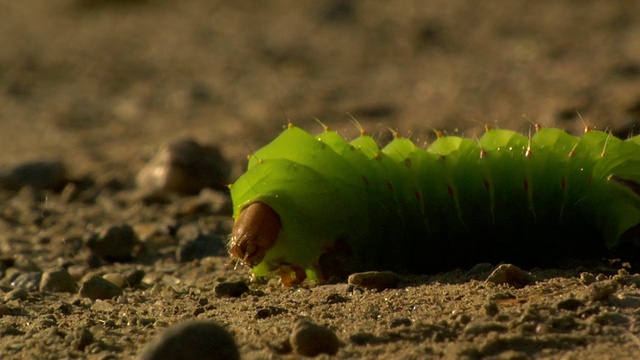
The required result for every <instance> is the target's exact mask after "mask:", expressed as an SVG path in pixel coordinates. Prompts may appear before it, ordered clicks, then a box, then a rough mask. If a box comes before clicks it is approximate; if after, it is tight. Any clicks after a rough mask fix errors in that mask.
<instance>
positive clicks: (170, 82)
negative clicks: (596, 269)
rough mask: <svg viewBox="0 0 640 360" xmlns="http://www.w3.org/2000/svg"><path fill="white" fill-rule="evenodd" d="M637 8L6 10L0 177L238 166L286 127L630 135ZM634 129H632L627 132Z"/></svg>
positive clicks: (578, 4) (629, 2) (41, 6)
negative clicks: (41, 170) (206, 153)
mask: <svg viewBox="0 0 640 360" xmlns="http://www.w3.org/2000/svg"><path fill="white" fill-rule="evenodd" d="M638 19H640V2H638V1H637V0H626V1H624V0H623V1H614V2H605V1H598V0H592V1H588V0H580V1H571V0H563V1H536V2H531V1H524V0H505V1H483V2H479V1H474V0H468V1H455V2H452V1H448V0H430V1H421V0H400V1H393V2H373V1H369V2H355V1H353V2H352V1H339V0H333V1H315V2H308V1H304V2H300V1H293V0H292V1H284V0H283V1H259V2H257V1H248V0H246V1H245V0H237V1H213V0H182V1H169V0H146V1H145V0H47V1H41V0H20V1H8V0H5V1H0V145H1V146H2V147H1V150H0V164H2V163H12V162H18V161H23V160H33V159H49V158H57V159H62V160H63V161H65V162H67V163H68V164H70V165H71V166H70V168H71V169H72V170H74V171H79V172H83V171H101V169H104V168H105V167H119V166H121V167H123V168H125V169H129V171H130V172H131V173H133V172H134V171H135V169H137V168H139V167H140V166H141V164H143V163H144V161H145V159H146V158H148V157H149V154H150V153H152V151H153V149H155V148H157V147H158V146H159V145H160V144H161V143H164V142H166V141H169V140H172V139H175V138H177V137H185V136H187V137H193V138H195V139H197V140H199V141H201V142H206V143H215V144H218V145H219V146H220V147H221V148H222V150H223V152H224V153H225V155H226V156H227V157H228V158H230V159H231V160H232V161H234V163H236V164H239V163H241V162H242V161H243V159H244V158H245V156H246V155H247V154H249V153H250V152H251V151H252V149H253V150H255V149H256V148H259V147H260V146H262V145H264V144H266V143H267V142H268V141H270V140H271V139H272V138H273V137H275V136H276V135H277V134H278V133H279V132H280V131H281V130H282V128H283V126H285V125H286V123H287V120H288V119H290V120H292V121H293V122H294V123H296V124H297V125H299V126H301V127H303V128H305V129H307V130H309V131H310V132H319V131H321V127H320V126H319V125H318V124H317V123H316V121H315V120H314V118H318V119H321V120H322V121H323V122H324V123H326V124H328V125H330V126H331V127H332V128H334V129H336V130H339V131H340V132H341V133H343V134H344V135H345V136H347V137H354V136H356V135H357V130H356V128H355V126H354V125H353V124H351V123H350V117H349V115H347V114H351V115H353V116H354V117H355V118H356V119H357V120H358V121H359V122H360V123H361V124H362V125H363V127H364V128H365V129H367V130H368V131H369V132H370V133H373V134H376V135H379V136H380V137H381V143H382V144H384V141H385V140H384V139H385V138H387V137H388V131H387V129H388V128H396V129H398V130H400V132H401V133H402V134H404V135H411V137H412V138H413V139H414V140H416V141H418V142H422V141H428V140H429V136H431V134H432V130H433V129H439V130H446V131H447V132H448V133H457V134H463V135H466V136H471V137H473V136H478V135H479V134H481V129H482V128H483V126H484V125H485V124H492V125H493V126H497V127H502V128H510V129H514V130H518V131H524V132H526V131H528V129H529V128H530V127H531V123H532V122H539V123H541V124H543V125H545V126H558V127H561V128H564V129H567V130H568V131H570V132H573V133H575V134H579V133H580V131H581V129H582V128H583V126H584V125H583V124H582V122H581V121H580V119H579V116H578V113H579V114H580V116H581V117H582V118H583V119H584V121H585V122H587V123H588V124H589V125H592V126H595V127H597V128H599V129H606V128H608V129H612V130H614V131H617V132H619V133H620V134H621V135H622V136H627V135H626V134H628V133H629V132H633V131H635V133H638V132H640V131H639V130H638V128H637V127H635V126H636V125H635V124H638V123H639V122H640V21H639V20H638ZM634 129H635V130H634Z"/></svg>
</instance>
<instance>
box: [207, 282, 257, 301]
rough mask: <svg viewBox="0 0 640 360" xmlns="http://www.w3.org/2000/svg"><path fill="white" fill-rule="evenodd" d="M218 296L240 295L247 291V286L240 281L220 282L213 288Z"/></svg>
mask: <svg viewBox="0 0 640 360" xmlns="http://www.w3.org/2000/svg"><path fill="white" fill-rule="evenodd" d="M214 291H215V293H216V296H219V297H240V296H241V295H242V294H244V293H246V292H247V291H249V286H247V284H245V283H244V282H242V281H230V282H221V283H219V284H217V285H216V287H215V289H214Z"/></svg>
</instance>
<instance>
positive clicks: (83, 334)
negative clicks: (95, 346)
mask: <svg viewBox="0 0 640 360" xmlns="http://www.w3.org/2000/svg"><path fill="white" fill-rule="evenodd" d="M93 341H94V339H93V334H92V333H91V331H89V329H87V328H86V327H85V326H83V327H81V328H79V329H77V330H76V331H75V332H74V333H73V344H74V345H75V347H76V349H78V350H80V351H82V350H84V348H85V347H87V346H88V345H91V343H93Z"/></svg>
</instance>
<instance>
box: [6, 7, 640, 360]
mask: <svg viewBox="0 0 640 360" xmlns="http://www.w3.org/2000/svg"><path fill="white" fill-rule="evenodd" d="M638 19H640V3H639V2H638V1H636V0H628V1H616V2H604V1H596V0H593V1H544V2H542V1H537V2H530V1H512V0H510V1H494V2H477V1H456V2H452V1H447V0H443V1H429V2H423V1H393V2H348V1H325V2H298V1H268V2H254V1H233V2H231V1H209V0H185V1H179V2H172V1H163V0H157V1H144V0H137V1H136V0H128V1H127V0H48V1H37V0H21V1H2V2H0V49H1V50H0V144H2V151H0V165H3V166H4V165H6V166H15V165H16V164H18V165H19V164H25V163H27V162H30V161H54V162H49V163H38V164H36V165H35V166H36V167H37V169H38V171H39V172H37V173H36V175H30V176H35V177H36V179H37V180H33V181H32V180H28V179H33V178H29V177H27V178H26V179H27V180H25V178H21V181H18V182H17V184H18V185H15V186H5V189H4V190H2V191H1V192H0V195H1V197H0V200H1V202H0V270H2V272H1V275H2V278H1V279H0V358H2V359H14V358H16V359H19V358H28V359H64V358H88V359H127V358H135V357H136V356H138V354H140V353H141V351H142V350H141V349H142V348H143V347H144V346H145V345H146V344H147V343H149V342H150V341H151V340H152V339H153V338H154V337H155V336H156V335H158V334H160V333H162V332H163V330H164V329H166V328H167V327H168V326H170V325H171V324H174V323H178V322H180V321H182V320H187V319H209V320H213V321H215V322H216V323H218V324H221V325H223V326H224V327H225V328H226V329H227V330H229V331H230V332H231V333H232V335H233V336H234V338H235V340H236V342H237V345H238V347H239V351H240V354H241V356H242V358H244V359H253V358H295V357H298V356H299V355H297V353H295V352H293V350H292V347H296V346H298V345H300V344H299V343H297V341H298V340H296V339H297V338H296V337H295V336H291V341H290V340H289V337H290V335H292V331H293V329H294V325H295V324H296V321H297V320H298V319H300V318H306V319H308V320H310V321H311V322H313V323H315V324H317V325H322V326H325V327H326V328H328V329H329V330H330V331H329V332H328V333H327V332H324V333H323V332H319V333H320V335H317V337H318V338H323V337H326V338H327V339H329V340H330V338H331V336H330V335H327V334H335V335H336V336H337V339H338V341H339V349H338V352H337V354H336V355H335V357H337V358H370V359H373V358H406V359H419V358H443V357H444V358H485V357H486V358H494V357H495V358H510V359H526V358H534V357H535V358H554V359H557V358H562V359H585V358H591V359H603V358H611V359H624V358H627V359H633V358H638V356H639V354H640V340H639V337H640V323H639V317H640V289H639V286H640V278H639V277H638V276H636V275H632V274H634V273H635V272H636V271H637V269H633V268H630V269H629V268H626V267H625V264H621V263H618V262H611V263H607V262H604V263H602V264H582V265H576V266H574V267H570V268H569V269H565V270H555V269H533V271H532V274H533V276H534V277H535V279H534V280H533V281H530V282H528V285H525V286H512V285H509V284H504V285H496V284H494V283H491V282H485V279H486V278H487V276H488V275H489V273H490V272H491V271H492V270H493V268H494V267H493V266H489V265H482V264H481V265H478V266H476V267H475V268H474V269H471V270H470V269H461V270H460V271H455V272H449V273H442V274H436V275H428V276H427V275H425V276H414V277H402V278H401V279H400V281H399V283H398V284H397V285H398V288H395V289H385V290H382V291H376V290H367V289H364V288H362V287H361V286H354V285H348V284H334V285H317V284H313V283H305V284H303V286H301V287H298V288H283V287H282V286H281V285H280V284H279V283H278V281H277V279H266V280H252V279H251V278H250V274H249V273H248V272H247V271H246V270H245V269H234V268H233V267H228V266H226V264H227V262H228V259H227V257H226V256H225V255H224V251H225V250H224V241H225V239H226V236H227V234H228V233H229V231H230V228H231V225H232V222H231V218H230V215H229V214H230V210H229V209H230V206H229V203H228V198H227V197H226V195H224V194H222V193H216V192H213V191H210V190H207V191H203V192H202V193H200V194H199V195H192V196H169V197H168V198H165V199H155V198H149V197H144V196H141V195H140V193H141V190H145V189H138V188H137V187H136V183H135V177H136V174H137V173H138V172H139V171H140V169H141V168H142V167H143V165H144V164H145V163H146V162H147V161H148V160H149V159H150V158H151V157H152V156H153V155H154V154H155V153H156V151H157V150H158V149H159V148H160V146H161V145H162V144H163V143H166V142H167V141H172V140H176V139H181V138H185V137H188V138H193V139H195V140H197V141H198V142H200V143H202V144H214V145H217V146H218V147H219V148H220V149H221V151H222V153H223V154H224V156H225V157H226V158H227V159H228V160H229V161H230V163H231V165H232V169H231V171H230V174H229V181H232V180H233V179H234V178H236V177H237V176H238V175H239V174H240V173H241V170H242V167H243V166H244V165H245V161H246V160H245V159H246V155H247V154H249V153H250V152H251V151H252V150H254V149H256V148H259V147H260V146H262V145H264V144H266V143H267V142H268V141H270V140H271V139H272V138H273V137H274V136H276V135H277V134H278V133H279V132H280V131H281V129H282V128H283V126H285V125H286V123H287V119H291V120H292V121H294V122H295V123H296V124H297V125H299V126H301V127H303V128H305V129H307V130H310V131H320V130H321V127H320V126H319V125H318V124H317V123H316V120H315V118H319V119H321V120H322V121H323V122H324V123H326V124H328V125H330V126H331V127H332V128H334V129H337V130H339V131H340V132H341V133H343V134H344V135H345V136H347V137H353V136H356V135H357V129H356V127H355V126H354V125H353V124H352V123H351V122H350V117H349V116H348V115H347V113H349V114H351V115H353V116H354V117H355V118H356V119H357V120H358V122H359V123H360V124H362V126H363V127H364V128H366V129H367V130H368V131H369V132H370V133H373V134H377V136H379V137H380V138H381V142H382V143H384V139H386V138H388V137H389V132H388V130H387V129H388V128H389V127H392V128H397V129H398V130H400V132H401V133H402V134H405V135H407V134H411V137H412V139H414V140H416V141H418V142H421V141H424V140H428V139H429V137H430V136H431V135H432V134H433V129H439V130H446V131H447V132H449V133H459V134H463V135H466V136H471V137H473V136H477V135H479V134H480V133H481V129H482V128H483V127H484V125H485V124H491V125H493V126H498V127H502V128H510V129H514V130H518V131H522V132H527V131H529V129H530V127H531V123H532V122H538V123H541V124H543V125H544V126H557V127H561V128H564V129H567V130H568V131H570V132H572V133H575V134H579V133H580V131H581V129H582V128H583V127H584V123H583V122H582V121H581V120H580V118H582V119H584V122H585V123H586V124H588V125H590V126H592V127H595V128H599V129H611V130H613V131H616V132H619V133H620V134H622V135H623V136H626V134H628V133H629V132H630V131H634V129H635V132H636V133H637V132H638V129H637V127H634V126H635V124H638V123H639V122H640V22H639V21H638ZM578 113H579V115H580V116H579V115H578ZM55 161H60V162H61V163H56V162H55ZM62 167H63V169H62V170H65V169H66V172H62V170H61V168H62ZM7 169H9V170H7ZM11 169H13V170H15V167H14V168H4V170H3V171H4V175H3V176H5V177H6V176H9V175H7V174H9V172H8V171H10V170H11ZM14 174H15V173H14ZM25 184H27V185H28V184H31V186H24V185H25ZM5 185H6V184H5ZM6 187H9V188H11V189H6ZM42 188H44V189H42ZM125 224H128V225H130V226H131V228H128V227H126V226H124V225H125ZM105 229H107V230H109V231H111V233H117V234H119V235H117V236H116V237H115V238H117V239H118V240H117V241H115V240H113V239H112V238H110V237H109V236H108V234H107V233H103V232H102V231H103V230H105ZM132 230H133V231H132ZM101 234H102V235H101ZM122 234H125V235H122ZM105 239H107V240H105ZM109 239H111V240H113V241H115V242H114V243H110V242H109V241H111V240H109ZM123 239H124V240H123ZM199 239H200V240H202V239H204V242H198V241H199ZM101 241H103V242H104V241H106V243H107V245H104V244H103V243H101ZM118 241H121V242H118ZM100 244H103V245H100ZM194 244H195V245H194ZM203 244H204V245H203ZM198 246H200V247H198ZM203 254H218V255H217V256H210V257H204V258H200V257H201V255H203ZM105 274H106V275H108V276H105V277H106V278H108V279H111V280H112V281H113V282H116V283H118V279H120V280H123V277H124V282H122V281H121V282H120V285H121V287H123V288H124V289H121V288H120V287H116V288H113V287H111V288H110V287H107V288H106V290H104V291H106V293H107V295H102V294H103V293H102V292H100V291H97V290H95V289H94V290H90V285H92V284H94V283H96V282H98V280H99V279H101V278H103V277H102V276H103V275H105ZM95 275H98V280H96V278H93V280H91V281H89V280H90V279H92V276H95ZM69 276H70V277H69ZM70 278H71V279H72V280H69V279H70ZM235 282H244V283H246V284H247V285H248V289H246V288H243V286H242V285H241V284H240V285H239V284H238V283H235ZM127 285H132V286H127ZM100 286H103V287H104V286H106V285H104V284H102V285H100ZM80 287H82V288H80ZM20 289H24V290H20ZM25 290H26V291H25ZM96 291H97V292H96ZM110 291H113V293H112V292H110ZM101 297H110V298H109V299H100V298H101ZM326 328H324V329H325V330H326ZM296 331H297V330H296ZM296 334H297V333H296ZM329 340H328V341H329ZM329 342H330V341H329ZM326 346H327V348H326V349H325V350H327V352H329V350H330V345H326ZM295 351H297V352H298V354H299V353H300V351H301V350H299V349H296V350H295ZM327 356H328V355H326V354H325V355H321V357H325V358H326V357H327Z"/></svg>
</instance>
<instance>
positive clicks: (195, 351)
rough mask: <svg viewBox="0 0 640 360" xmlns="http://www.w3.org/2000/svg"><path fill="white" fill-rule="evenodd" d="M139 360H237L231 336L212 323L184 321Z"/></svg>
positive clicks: (237, 355) (157, 340)
mask: <svg viewBox="0 0 640 360" xmlns="http://www.w3.org/2000/svg"><path fill="white" fill-rule="evenodd" d="M138 359H139V360H167V359H173V360H190V359H201V360H208V359H211V360H213V359H220V360H238V359H240V353H239V351H238V347H237V345H236V343H235V340H234V339H233V336H232V335H231V334H230V333H229V332H228V331H227V330H225V329H224V328H223V327H222V326H220V325H218V324H216V323H214V322H211V321H185V322H182V323H179V324H175V325H173V326H171V327H169V328H168V329H166V330H165V331H164V333H162V334H161V335H160V337H158V338H157V339H156V340H155V341H153V342H152V343H151V344H150V345H148V346H147V347H146V348H145V349H144V350H143V351H142V352H141V353H140V356H139V358H138Z"/></svg>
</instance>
